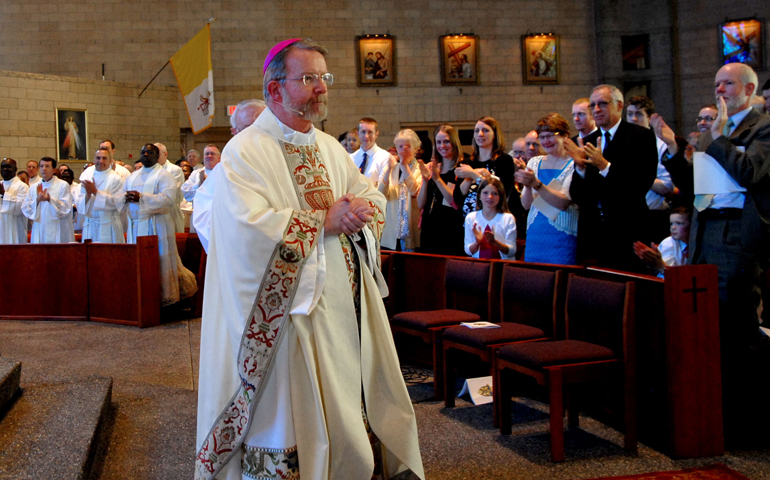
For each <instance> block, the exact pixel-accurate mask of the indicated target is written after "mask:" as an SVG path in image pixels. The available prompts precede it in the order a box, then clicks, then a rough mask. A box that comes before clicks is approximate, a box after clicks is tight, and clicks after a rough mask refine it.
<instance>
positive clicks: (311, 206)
mask: <svg viewBox="0 0 770 480" xmlns="http://www.w3.org/2000/svg"><path fill="white" fill-rule="evenodd" d="M278 143H279V144H280V146H281V151H282V153H283V156H284V159H285V160H286V164H287V167H288V168H289V172H290V173H291V177H292V180H293V182H292V183H293V186H294V190H295V192H296V193H297V198H298V199H299V203H300V208H301V210H295V211H294V212H293V214H292V216H291V218H290V220H289V223H288V225H287V226H286V229H285V230H284V232H283V238H282V239H281V241H280V242H279V243H278V244H277V245H276V247H275V249H274V250H273V253H272V256H271V258H270V261H269V262H268V264H267V269H266V271H265V275H264V277H263V278H262V282H261V283H260V285H259V289H258V291H257V293H256V299H255V301H254V305H253V307H252V308H251V312H250V313H249V317H248V319H247V321H246V327H245V329H244V332H243V335H242V337H241V344H240V349H239V351H238V363H237V368H238V375H239V377H240V380H241V384H240V386H239V387H238V390H237V391H236V392H235V393H234V394H233V396H232V398H231V399H230V401H229V402H228V404H227V405H226V406H225V408H224V410H222V412H221V413H220V414H219V416H218V417H217V419H216V421H215V422H214V425H213V426H212V428H211V430H209V433H208V435H207V437H206V440H205V441H204V442H203V445H202V446H201V449H200V451H198V454H197V456H196V461H195V478H196V479H206V480H209V479H212V478H214V477H215V476H216V475H217V473H219V471H220V470H221V469H222V468H223V467H224V466H225V464H227V462H228V461H229V460H230V459H231V458H232V457H233V455H235V454H236V453H237V452H238V451H239V449H240V446H241V445H242V444H243V440H244V437H245V436H246V434H247V433H248V431H249V427H250V426H251V420H252V415H253V412H254V407H255V406H256V403H257V402H256V399H258V398H259V396H260V393H261V391H262V389H263V387H264V384H263V382H262V379H263V378H265V377H266V375H267V372H268V371H269V369H270V366H271V364H272V362H273V357H274V356H275V347H277V346H278V345H279V343H280V341H281V337H282V336H283V332H284V330H285V328H284V326H285V324H286V321H287V320H288V318H289V315H290V311H291V305H292V302H293V300H294V295H295V294H296V292H297V287H298V286H299V278H300V273H301V271H302V267H303V266H304V263H305V261H306V259H307V257H308V256H309V255H310V254H311V253H312V251H313V249H314V248H315V246H316V243H317V241H318V236H319V235H320V233H321V229H322V228H323V223H324V220H325V218H326V210H327V209H329V207H331V206H332V204H333V203H334V194H333V192H332V189H331V183H330V180H329V173H328V171H327V169H326V165H325V164H324V161H323V158H322V157H321V152H320V150H319V148H318V144H317V143H315V144H313V145H294V144H291V143H287V142H284V141H282V140H280V139H279V140H278Z"/></svg>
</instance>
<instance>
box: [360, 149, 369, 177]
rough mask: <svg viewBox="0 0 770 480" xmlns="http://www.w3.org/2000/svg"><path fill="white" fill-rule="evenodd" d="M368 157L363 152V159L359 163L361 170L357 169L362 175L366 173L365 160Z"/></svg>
mask: <svg viewBox="0 0 770 480" xmlns="http://www.w3.org/2000/svg"><path fill="white" fill-rule="evenodd" d="M367 158H368V156H367V155H366V152H364V159H363V160H362V161H361V168H359V169H358V171H359V172H361V173H364V172H366V160H367Z"/></svg>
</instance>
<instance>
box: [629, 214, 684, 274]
mask: <svg viewBox="0 0 770 480" xmlns="http://www.w3.org/2000/svg"><path fill="white" fill-rule="evenodd" d="M691 216H692V209H690V208H688V207H677V208H675V209H673V210H671V215H670V216H669V219H670V220H669V221H670V224H671V236H670V237H666V238H664V239H663V241H662V242H660V245H655V244H654V243H653V244H652V247H648V246H647V245H645V244H643V243H642V242H636V243H634V253H636V255H637V256H638V257H639V258H641V259H642V260H643V261H644V262H645V263H646V264H647V265H648V266H649V267H650V268H651V269H653V270H655V271H656V272H657V275H658V277H660V278H663V270H664V269H665V268H666V267H674V266H679V265H686V264H687V257H688V251H687V242H688V239H689V238H690V221H691V220H690V217H691Z"/></svg>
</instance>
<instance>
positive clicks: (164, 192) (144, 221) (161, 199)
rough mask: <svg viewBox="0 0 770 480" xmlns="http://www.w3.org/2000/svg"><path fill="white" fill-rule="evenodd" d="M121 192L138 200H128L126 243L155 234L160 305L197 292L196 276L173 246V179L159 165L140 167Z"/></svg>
mask: <svg viewBox="0 0 770 480" xmlns="http://www.w3.org/2000/svg"><path fill="white" fill-rule="evenodd" d="M123 190H124V193H125V192H129V191H132V190H135V191H138V192H139V193H140V194H141V196H140V198H139V202H127V207H128V232H126V233H127V234H126V240H127V242H128V243H136V237H139V236H145V235H156V236H157V237H158V250H159V254H160V285H161V290H162V292H161V305H162V306H166V305H171V304H172V303H176V302H178V301H179V300H181V299H182V298H187V297H189V296H192V295H194V294H195V292H196V291H197V284H196V282H195V275H194V274H193V273H192V272H190V271H189V270H187V269H186V268H185V267H184V265H182V261H181V260H180V259H179V254H178V253H177V249H176V232H175V231H174V222H173V220H172V219H171V210H172V209H173V207H174V206H177V208H178V205H175V203H174V202H175V198H176V190H177V186H176V181H175V180H174V177H172V176H171V174H169V173H168V172H166V171H165V170H164V169H163V167H162V166H161V165H160V164H157V163H156V164H155V165H154V166H152V167H150V168H147V167H144V168H141V169H139V170H138V171H136V172H134V173H132V174H131V176H130V177H128V179H127V180H126V183H125V184H124V186H123Z"/></svg>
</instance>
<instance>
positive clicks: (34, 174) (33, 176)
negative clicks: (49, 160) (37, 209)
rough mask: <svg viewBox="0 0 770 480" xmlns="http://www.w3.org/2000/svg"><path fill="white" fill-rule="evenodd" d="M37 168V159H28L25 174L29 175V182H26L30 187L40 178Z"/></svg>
mask: <svg viewBox="0 0 770 480" xmlns="http://www.w3.org/2000/svg"><path fill="white" fill-rule="evenodd" d="M39 169H40V166H39V165H38V162H37V160H30V161H29V162H27V176H28V177H29V182H27V183H28V185H29V186H30V187H31V186H32V185H34V184H36V183H37V182H39V181H40V180H41V178H40V175H39V174H38V171H39Z"/></svg>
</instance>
